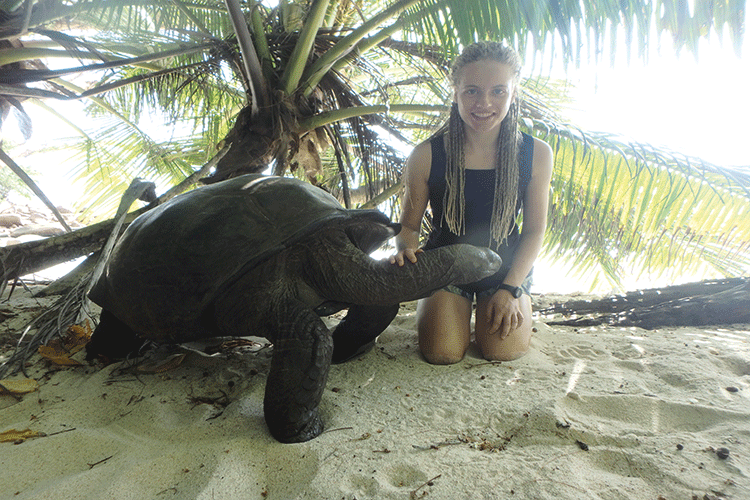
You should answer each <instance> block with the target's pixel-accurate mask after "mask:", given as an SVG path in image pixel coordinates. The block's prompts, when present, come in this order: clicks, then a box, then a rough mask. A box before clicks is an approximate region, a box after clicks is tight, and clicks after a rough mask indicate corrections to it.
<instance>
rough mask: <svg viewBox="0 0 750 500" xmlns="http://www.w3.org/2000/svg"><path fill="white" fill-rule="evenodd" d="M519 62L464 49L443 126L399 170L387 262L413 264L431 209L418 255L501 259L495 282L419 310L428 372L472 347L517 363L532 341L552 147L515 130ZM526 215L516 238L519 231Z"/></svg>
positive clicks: (435, 298)
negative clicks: (452, 247)
mask: <svg viewBox="0 0 750 500" xmlns="http://www.w3.org/2000/svg"><path fill="white" fill-rule="evenodd" d="M520 69H521V64H520V60H519V57H518V55H517V54H516V53H515V52H514V51H513V50H512V49H510V48H508V47H506V46H505V45H502V44H500V43H496V42H481V43H476V44H473V45H471V46H469V47H467V48H466V49H465V50H464V51H463V52H462V53H461V55H460V56H459V57H458V58H457V60H456V61H455V63H454V65H453V69H452V72H451V79H452V83H453V88H454V94H453V96H454V98H453V100H454V102H453V105H452V110H451V115H450V119H449V120H448V123H447V124H446V125H445V126H444V127H443V128H442V129H441V130H439V131H438V132H437V133H435V135H433V136H432V138H430V140H428V141H426V142H424V143H422V144H420V145H418V146H417V147H416V148H415V149H414V151H413V152H412V154H411V155H410V156H409V159H408V160H407V163H406V169H405V171H404V184H405V192H404V199H403V211H402V215H401V224H402V230H401V233H400V234H399V235H398V237H397V239H396V247H397V251H398V253H397V254H396V255H394V256H392V257H391V262H392V263H394V264H397V265H399V266H403V265H409V262H416V261H417V259H418V258H419V255H418V254H419V252H420V250H419V230H420V227H421V223H422V217H423V216H424V213H425V210H426V208H427V203H428V202H429V203H430V207H431V209H432V216H433V226H434V230H433V231H432V233H431V234H430V236H429V239H428V242H427V244H426V245H425V248H426V249H427V248H435V247H439V246H443V245H449V244H452V243H471V244H474V245H477V246H487V247H490V248H492V249H493V250H495V251H497V252H498V253H499V254H500V256H501V257H502V258H503V267H502V269H501V270H500V271H499V272H498V273H497V274H495V275H494V276H492V277H490V278H487V279H485V280H482V281H480V282H478V283H473V284H470V285H467V286H461V287H448V288H446V289H443V290H439V291H437V292H435V293H434V294H433V295H431V296H430V297H428V298H426V299H422V300H421V301H420V302H419V305H418V307H417V330H418V333H419V348H420V350H421V351H422V354H423V355H424V357H425V359H427V361H428V362H430V363H436V364H448V363H455V362H458V361H460V360H461V359H462V358H463V356H464V354H465V352H466V350H467V348H468V347H469V344H470V341H471V334H472V332H471V313H472V304H473V300H474V298H475V297H476V303H477V305H476V318H475V332H474V333H475V340H476V343H477V345H478V347H479V349H480V351H481V353H482V356H484V357H485V358H486V359H490V360H511V359H516V358H518V357H520V356H523V355H524V354H525V353H526V352H527V351H528V349H529V342H530V340H531V297H530V295H529V287H530V285H531V272H532V267H533V265H534V261H535V259H536V257H537V255H538V254H539V251H540V249H541V247H542V240H543V237H544V231H545V229H546V226H547V203H548V197H549V187H550V177H551V175H552V150H551V149H550V147H549V145H547V144H546V143H544V142H543V141H540V140H539V139H535V138H533V137H531V136H529V135H527V134H521V133H519V131H518V123H517V120H518V112H519V91H520V90H519V88H518V85H519V76H520ZM521 212H522V214H523V223H522V226H523V228H522V231H519V228H518V226H517V225H516V218H517V215H518V214H519V213H521Z"/></svg>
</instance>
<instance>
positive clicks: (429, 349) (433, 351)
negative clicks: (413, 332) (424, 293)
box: [417, 290, 471, 365]
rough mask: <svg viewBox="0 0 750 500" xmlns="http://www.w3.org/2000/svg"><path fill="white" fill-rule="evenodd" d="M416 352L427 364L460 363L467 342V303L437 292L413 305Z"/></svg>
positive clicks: (455, 295) (468, 303)
mask: <svg viewBox="0 0 750 500" xmlns="http://www.w3.org/2000/svg"><path fill="white" fill-rule="evenodd" d="M417 332H418V333H419V349H420V351H422V355H423V356H424V357H425V359H426V360H427V361H428V362H429V363H433V364H436V365H446V364H451V363H457V362H459V361H461V359H463V357H464V354H465V353H466V349H467V348H468V347H469V342H470V341H471V300H469V299H467V298H466V297H462V296H461V295H457V294H455V293H451V292H447V291H445V290H438V291H437V292H435V293H434V294H432V295H431V296H429V297H427V298H425V299H422V300H420V301H419V304H418V305H417Z"/></svg>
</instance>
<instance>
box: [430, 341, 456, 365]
mask: <svg viewBox="0 0 750 500" xmlns="http://www.w3.org/2000/svg"><path fill="white" fill-rule="evenodd" d="M419 350H420V351H421V353H422V356H423V357H424V359H425V360H426V361H427V362H428V363H430V364H433V365H452V364H454V363H458V362H459V361H461V360H462V359H464V355H465V354H466V348H463V349H455V348H454V349H446V348H444V347H436V346H429V347H428V346H426V345H424V344H423V343H420V344H419Z"/></svg>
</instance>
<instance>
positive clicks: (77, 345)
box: [39, 319, 92, 366]
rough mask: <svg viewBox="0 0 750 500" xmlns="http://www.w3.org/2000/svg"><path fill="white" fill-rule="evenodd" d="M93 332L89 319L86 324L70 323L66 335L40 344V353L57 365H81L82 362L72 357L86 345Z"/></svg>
mask: <svg viewBox="0 0 750 500" xmlns="http://www.w3.org/2000/svg"><path fill="white" fill-rule="evenodd" d="M91 334H92V332H91V325H90V324H89V320H88V319H87V320H86V323H85V324H84V325H70V326H69V327H68V331H67V332H66V333H65V335H64V336H62V337H61V338H56V339H52V340H51V341H50V342H49V343H48V344H47V345H43V346H39V354H40V355H41V356H42V357H43V358H45V359H47V360H49V361H51V362H53V363H55V364H56V365H62V366H81V363H80V362H78V361H76V360H74V359H71V358H70V357H71V356H73V355H74V354H75V353H77V352H78V351H80V350H81V349H83V348H84V347H85V346H86V344H87V343H88V341H89V339H90V338H91Z"/></svg>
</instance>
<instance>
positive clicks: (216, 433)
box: [0, 290, 750, 500]
mask: <svg viewBox="0 0 750 500" xmlns="http://www.w3.org/2000/svg"><path fill="white" fill-rule="evenodd" d="M7 293H8V292H7V291H6V297H7ZM22 295H23V294H19V291H18V290H16V291H15V292H14V298H13V299H12V300H11V301H10V302H8V301H6V300H5V297H3V303H2V308H0V312H3V316H4V317H7V319H6V320H5V321H3V323H0V328H1V329H2V335H3V342H2V344H0V345H1V346H2V351H0V356H7V355H8V354H9V353H10V352H11V351H12V343H11V341H12V339H14V338H17V333H18V332H17V331H16V329H18V328H20V326H21V325H22V324H23V323H24V321H26V320H27V316H28V314H30V313H29V312H26V309H28V308H29V307H30V306H29V305H28V304H29V303H34V304H36V301H33V299H28V298H25V299H22V298H21V297H22ZM558 299H559V297H558ZM24 300H25V301H26V302H24ZM29 300H32V302H28V301H29ZM45 300H46V301H49V300H51V299H45ZM549 300H551V298H550V297H536V298H535V302H536V304H537V306H538V305H539V304H543V303H544V302H545V301H549ZM40 304H43V303H42V302H40ZM331 321H335V319H333V320H331ZM545 321H546V319H545V318H536V319H535V329H536V331H535V334H534V338H533V342H532V350H531V352H530V353H529V354H528V355H527V356H525V357H524V358H522V359H519V360H517V361H513V362H507V363H489V362H486V361H484V360H482V359H480V358H479V357H478V356H477V354H476V352H475V351H470V352H469V354H468V355H467V356H466V358H465V359H464V360H463V361H462V362H460V363H458V364H456V365H451V366H432V365H429V364H427V363H426V362H424V361H423V360H422V358H421V357H420V355H419V353H418V351H417V347H416V343H417V336H416V331H415V317H414V304H413V303H410V304H404V305H402V308H401V312H400V314H399V316H398V317H397V318H396V320H395V321H394V322H393V323H392V324H391V326H390V327H389V328H388V329H387V330H386V331H385V332H384V333H383V334H382V335H381V336H380V337H379V339H378V342H377V345H376V348H375V349H374V350H373V351H371V352H369V353H367V354H365V355H363V356H361V357H360V358H358V359H355V360H353V361H351V362H349V363H345V364H342V365H334V366H333V367H332V368H331V371H330V376H329V379H328V384H327V387H326V391H325V394H324V397H323V401H322V404H321V411H322V415H323V417H324V419H325V423H326V431H325V432H324V433H323V434H322V435H321V436H320V437H318V438H316V439H314V440H312V441H310V442H307V443H302V444H292V445H288V444H280V443H278V442H276V441H274V440H273V438H271V436H270V435H269V433H268V431H267V429H266V426H265V424H264V421H263V408H262V402H263V391H264V387H265V380H266V375H267V373H268V368H269V362H270V355H271V347H269V346H268V345H267V344H266V343H265V342H264V341H263V340H262V339H250V340H247V341H245V342H242V343H240V345H233V346H232V345H224V346H223V347H222V348H220V349H218V351H219V352H218V353H215V354H212V355H209V354H206V351H207V350H208V351H209V352H213V351H211V350H210V349H209V348H208V347H207V346H206V345H203V344H201V345H191V346H189V348H183V349H181V350H178V351H167V350H157V351H154V352H153V353H152V354H151V355H149V356H148V357H147V358H146V359H139V360H135V361H131V362H122V363H115V364H112V365H109V366H106V367H103V368H102V367H101V366H90V365H88V364H86V363H85V362H84V363H83V365H82V366H75V367H58V366H55V365H53V364H51V363H50V362H49V361H47V360H45V359H42V358H41V357H40V356H39V355H35V356H34V357H33V358H32V360H31V362H30V364H29V366H28V374H29V376H30V377H31V378H33V379H34V380H36V381H37V382H38V389H37V390H35V391H33V392H29V393H26V394H13V395H11V394H7V393H6V394H3V395H0V433H3V434H2V435H3V436H5V437H6V438H8V440H6V442H2V443H0V470H2V473H1V474H0V498H3V499H6V498H7V499H35V500H36V499H101V498H111V499H139V500H142V499H165V498H179V499H206V500H209V499H274V500H288V499H332V500H333V499H336V500H338V499H345V500H353V499H357V500H364V499H416V498H420V499H421V498H425V499H428V500H430V499H432V500H442V499H451V500H454V499H511V498H513V499H554V500H568V499H570V500H573V499H575V500H580V499H603V500H604V499H607V500H611V499H629V500H631V499H638V500H641V499H642V500H660V499H665V500H673V499H674V500H677V499H719V498H724V499H730V498H731V499H748V498H750V343H749V340H750V325H734V326H731V327H721V328H686V327H681V328H666V329H660V330H653V331H650V330H642V329H639V328H617V327H611V326H606V327H588V328H573V327H564V326H551V325H547V324H546V323H545ZM215 350H216V349H214V351H215ZM73 358H74V359H78V360H80V361H83V352H80V353H78V354H76V355H75V356H73ZM9 378H11V379H14V380H19V379H23V375H22V374H16V375H14V376H12V377H9ZM13 430H15V431H18V432H19V434H18V435H13V434H12V433H11V432H9V431H13ZM24 431H25V432H26V435H27V436H33V435H34V434H36V435H37V436H36V437H28V438H24V437H23V436H24V434H23V432H24ZM14 436H15V439H12V438H14Z"/></svg>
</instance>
